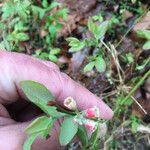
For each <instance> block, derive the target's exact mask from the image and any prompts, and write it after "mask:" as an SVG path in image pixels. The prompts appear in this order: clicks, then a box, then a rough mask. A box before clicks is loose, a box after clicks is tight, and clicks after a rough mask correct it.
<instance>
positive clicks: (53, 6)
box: [47, 2, 59, 11]
mask: <svg viewBox="0 0 150 150" xmlns="http://www.w3.org/2000/svg"><path fill="white" fill-rule="evenodd" d="M58 5H59V3H58V2H52V3H51V5H50V6H49V7H48V8H47V11H49V10H51V9H53V8H55V7H57V6H58Z"/></svg>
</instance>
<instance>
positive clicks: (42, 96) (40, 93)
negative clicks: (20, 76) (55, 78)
mask: <svg viewBox="0 0 150 150" xmlns="http://www.w3.org/2000/svg"><path fill="white" fill-rule="evenodd" d="M20 85H21V88H22V90H23V92H24V93H25V95H26V96H27V98H28V99H29V100H30V101H31V102H33V103H36V104H37V103H41V104H43V105H47V103H48V101H54V97H53V95H52V94H51V92H50V91H49V90H48V89H47V88H46V87H45V86H44V85H42V84H40V83H37V82H35V81H30V80H27V81H21V82H20Z"/></svg>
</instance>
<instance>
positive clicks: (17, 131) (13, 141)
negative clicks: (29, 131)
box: [0, 122, 60, 150]
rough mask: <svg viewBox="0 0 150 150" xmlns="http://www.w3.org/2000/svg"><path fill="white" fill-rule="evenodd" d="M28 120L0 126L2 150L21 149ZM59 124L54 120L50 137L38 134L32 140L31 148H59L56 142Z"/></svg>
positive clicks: (36, 149)
mask: <svg viewBox="0 0 150 150" xmlns="http://www.w3.org/2000/svg"><path fill="white" fill-rule="evenodd" d="M29 123H30V122H26V123H17V124H12V125H7V126H3V127H0V139H1V140H0V149H3V150H21V149H22V147H23V144H24V142H25V140H26V139H27V135H26V134H25V128H26V127H27V126H28V125H29ZM58 133H59V124H58V122H56V123H55V124H54V127H53V129H52V130H51V132H50V135H51V136H50V138H48V139H42V138H41V137H40V136H39V137H38V138H37V139H36V140H35V141H34V143H33V145H32V150H41V149H44V150H53V149H55V150H57V149H58V150H60V145H59V142H58V139H59V138H58Z"/></svg>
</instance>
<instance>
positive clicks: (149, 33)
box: [137, 30, 150, 50]
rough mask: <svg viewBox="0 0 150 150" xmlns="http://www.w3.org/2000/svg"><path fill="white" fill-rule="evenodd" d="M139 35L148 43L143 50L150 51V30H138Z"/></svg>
mask: <svg viewBox="0 0 150 150" xmlns="http://www.w3.org/2000/svg"><path fill="white" fill-rule="evenodd" d="M137 35H138V36H139V37H140V38H144V39H145V40H146V42H145V43H144V45H143V49H144V50H148V49H150V30H137Z"/></svg>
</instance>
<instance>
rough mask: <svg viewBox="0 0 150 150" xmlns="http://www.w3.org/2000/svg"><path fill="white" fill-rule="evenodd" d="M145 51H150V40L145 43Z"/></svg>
mask: <svg viewBox="0 0 150 150" xmlns="http://www.w3.org/2000/svg"><path fill="white" fill-rule="evenodd" d="M143 49H144V50H148V49H150V40H149V41H146V42H145V44H144V45H143Z"/></svg>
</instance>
